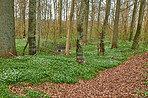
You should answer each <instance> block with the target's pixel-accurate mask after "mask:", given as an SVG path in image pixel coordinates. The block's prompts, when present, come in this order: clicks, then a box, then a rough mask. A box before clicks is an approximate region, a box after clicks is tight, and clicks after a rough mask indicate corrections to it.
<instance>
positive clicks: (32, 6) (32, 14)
mask: <svg viewBox="0 0 148 98" xmlns="http://www.w3.org/2000/svg"><path fill="white" fill-rule="evenodd" d="M28 32H29V34H28V41H29V55H34V54H35V53H36V40H35V32H36V0H29V28H28Z"/></svg>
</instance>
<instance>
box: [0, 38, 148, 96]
mask: <svg viewBox="0 0 148 98" xmlns="http://www.w3.org/2000/svg"><path fill="white" fill-rule="evenodd" d="M63 42H64V41H63ZM25 43H26V40H17V41H16V45H17V51H18V53H19V54H21V53H22V50H23V48H24V46H25ZM93 44H97V43H96V42H94V43H93ZM131 44H132V43H131V42H128V41H119V43H118V48H117V49H111V48H110V47H111V45H110V44H109V41H105V46H106V48H105V50H106V52H105V56H97V46H95V45H88V46H84V56H85V59H86V62H87V64H76V62H75V61H76V52H75V50H76V49H75V48H73V49H72V50H71V51H70V56H68V57H67V56H65V55H58V56H53V55H51V54H54V53H56V52H55V51H53V50H51V51H49V52H47V51H45V50H41V52H40V53H38V54H37V55H36V56H28V55H26V56H21V55H20V56H18V57H14V58H13V59H4V58H0V72H1V74H0V79H1V80H0V97H4V98H7V97H10V96H11V97H19V96H15V95H14V94H11V92H10V91H8V85H9V84H11V85H16V84H17V85H18V84H20V83H21V82H27V83H30V84H34V85H35V84H37V83H44V82H46V81H49V82H50V81H53V82H55V83H63V82H64V83H76V82H77V81H78V78H81V79H83V80H90V79H91V78H94V77H97V76H98V75H97V73H96V72H99V70H104V69H105V68H112V67H115V66H118V65H119V64H121V63H122V62H123V61H125V60H127V57H129V56H130V55H133V54H137V53H144V52H146V51H148V46H147V47H146V46H145V47H143V45H141V46H140V47H139V49H138V50H132V49H131ZM61 45H63V43H61ZM51 46H52V45H51ZM51 46H50V47H51ZM27 53H28V48H27V49H26V54H27ZM113 58H115V59H113ZM34 94H35V95H36V96H42V94H41V93H40V92H36V91H28V93H27V95H26V97H27V96H28V97H29V96H30V97H31V96H34Z"/></svg>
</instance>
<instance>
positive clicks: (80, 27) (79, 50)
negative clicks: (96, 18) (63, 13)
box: [76, 0, 86, 64]
mask: <svg viewBox="0 0 148 98" xmlns="http://www.w3.org/2000/svg"><path fill="white" fill-rule="evenodd" d="M85 8H86V1H85V0H81V7H80V11H79V14H78V20H77V32H78V36H77V44H76V62H78V63H79V64H85V63H86V61H85V58H84V53H83V20H84V13H85Z"/></svg>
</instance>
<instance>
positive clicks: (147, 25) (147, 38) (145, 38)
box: [141, 7, 148, 45]
mask: <svg viewBox="0 0 148 98" xmlns="http://www.w3.org/2000/svg"><path fill="white" fill-rule="evenodd" d="M147 16H148V7H147V13H146V15H145V18H144V22H145V23H144V27H143V29H144V30H143V33H142V41H141V43H142V44H143V43H144V41H147V43H144V44H147V45H148V30H147V29H148V17H147Z"/></svg>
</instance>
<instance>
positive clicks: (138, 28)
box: [132, 0, 146, 49]
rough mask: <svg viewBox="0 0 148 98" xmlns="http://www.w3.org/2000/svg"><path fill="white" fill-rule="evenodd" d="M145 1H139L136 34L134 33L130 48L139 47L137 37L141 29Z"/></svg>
mask: <svg viewBox="0 0 148 98" xmlns="http://www.w3.org/2000/svg"><path fill="white" fill-rule="evenodd" d="M145 2H146V0H141V2H140V10H139V18H138V26H137V31H136V35H135V38H134V41H133V45H132V49H137V48H138V47H139V39H140V34H141V29H142V21H143V16H144V8H145Z"/></svg>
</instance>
